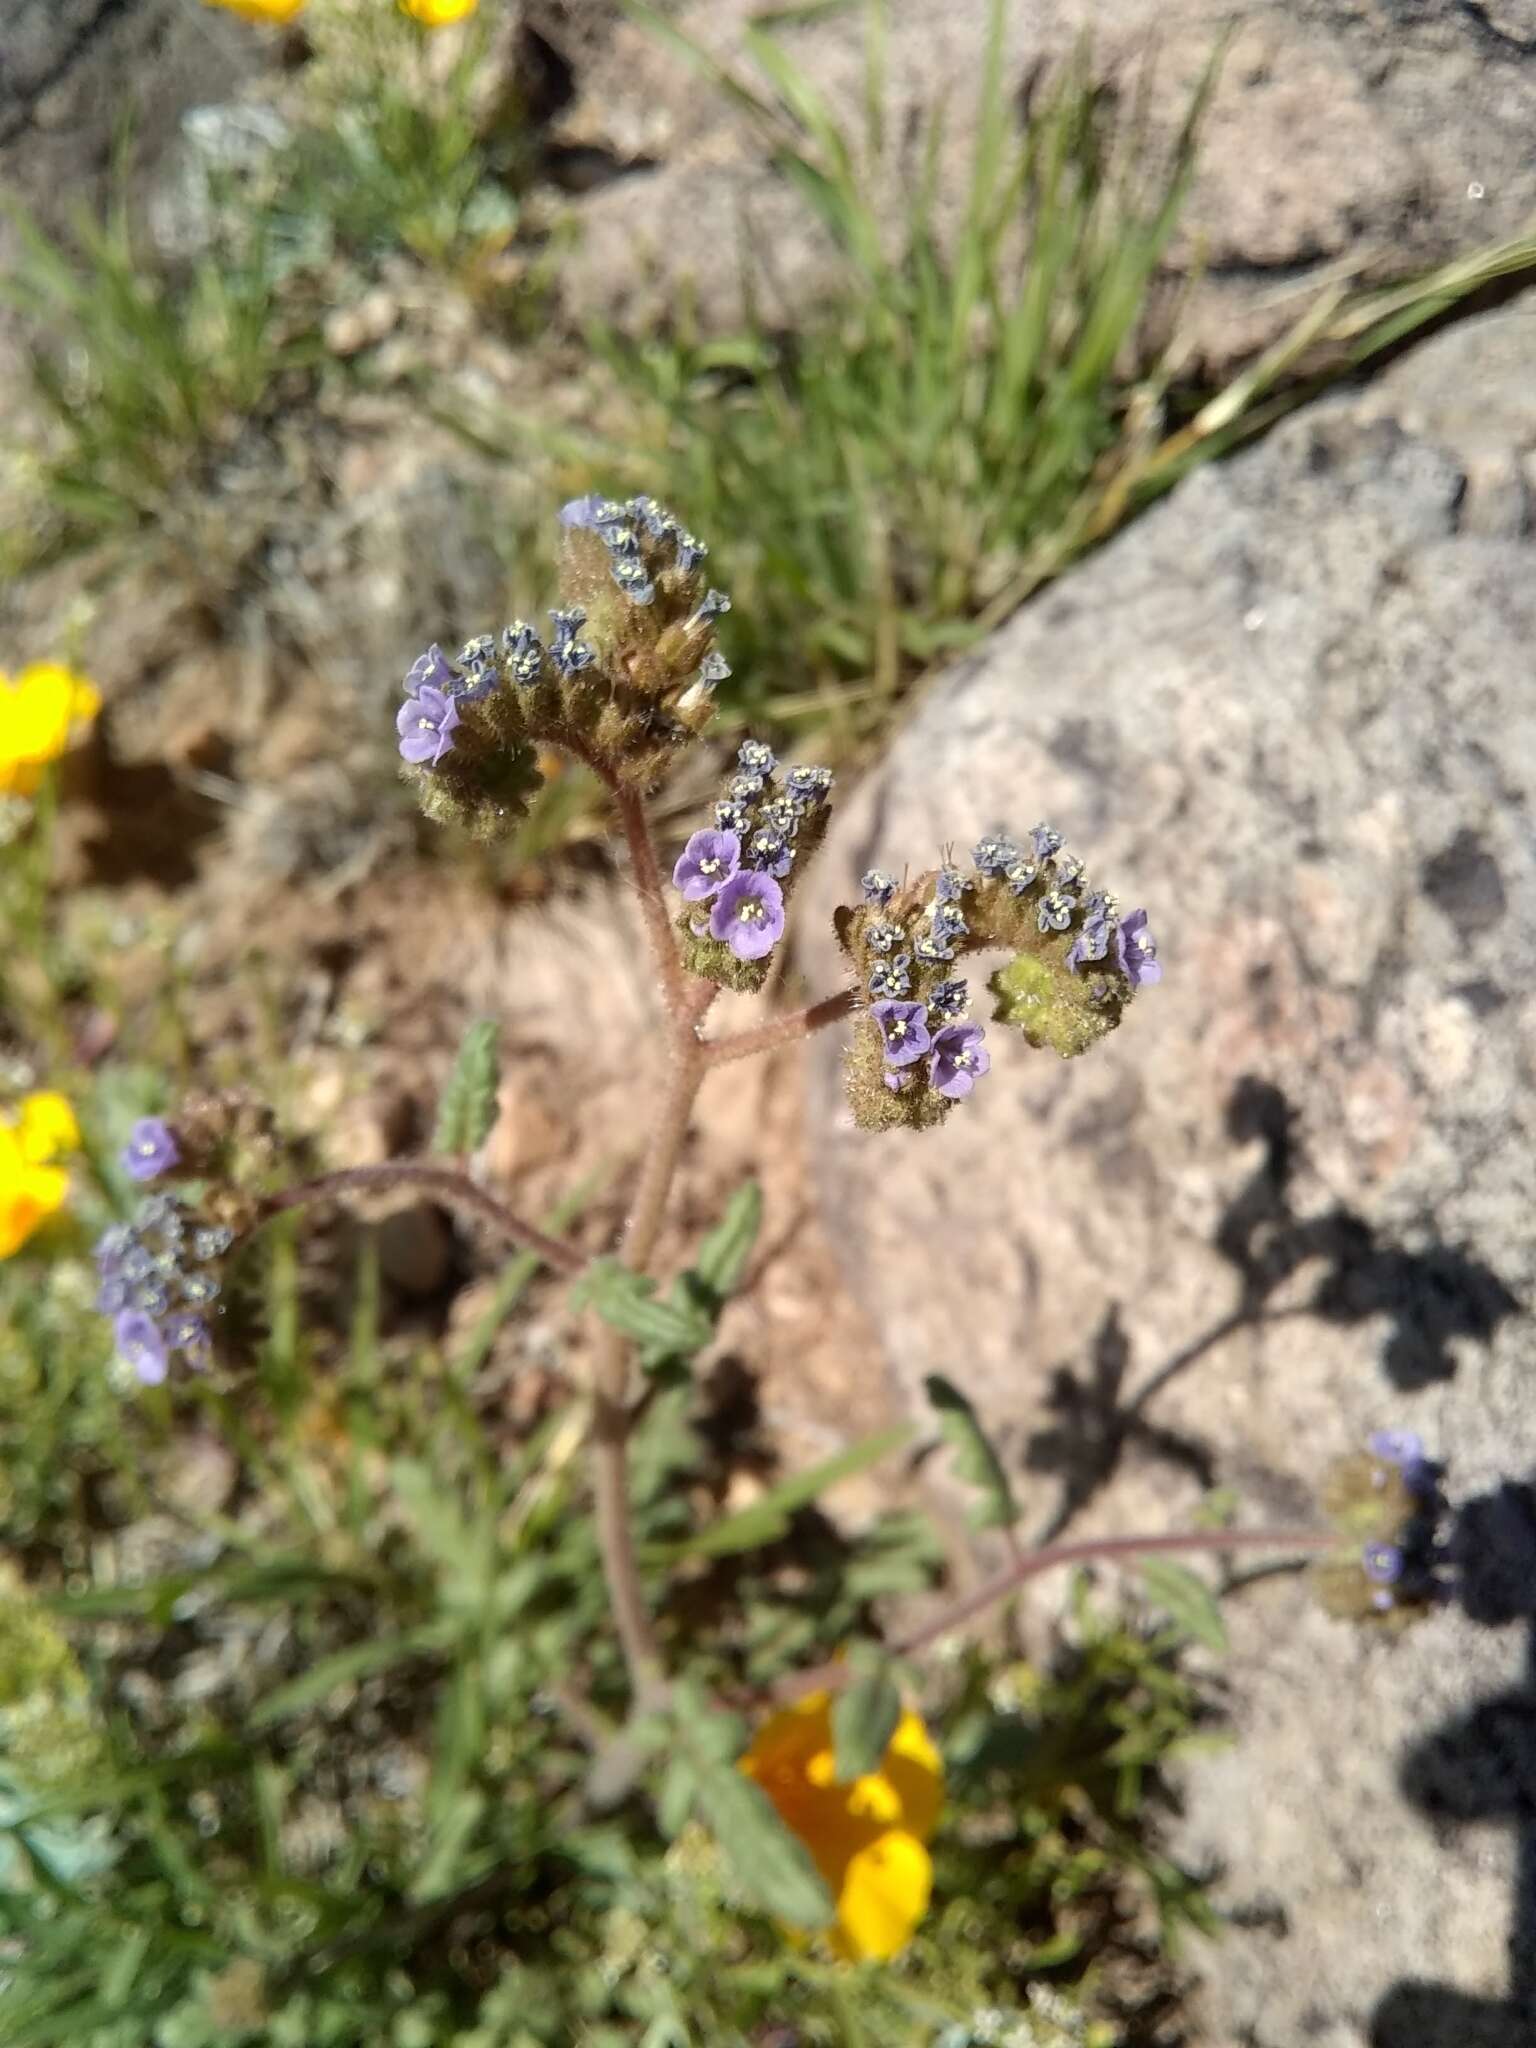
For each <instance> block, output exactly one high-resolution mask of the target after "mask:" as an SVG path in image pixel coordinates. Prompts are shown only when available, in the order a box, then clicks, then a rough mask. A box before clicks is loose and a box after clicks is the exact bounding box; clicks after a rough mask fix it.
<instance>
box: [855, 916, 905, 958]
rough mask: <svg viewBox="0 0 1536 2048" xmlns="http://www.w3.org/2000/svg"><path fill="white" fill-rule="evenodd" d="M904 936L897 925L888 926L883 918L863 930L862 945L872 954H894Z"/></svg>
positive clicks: (902, 942) (903, 941)
mask: <svg viewBox="0 0 1536 2048" xmlns="http://www.w3.org/2000/svg"><path fill="white" fill-rule="evenodd" d="M906 936H907V935H906V933H905V932H904V931H903V930H902V928H901V926H900V925H899V924H889V923H887V922H886V920H885V919H884V918H881V919H879V920H878V922H876V923H875V924H871V925H866V926H865V929H864V943H865V945H866V946H868V947H869V949H870V951H871V952H873V953H894V952H895V950H896V948H897V947H898V946H900V945H902V944H904V943H905V940H906Z"/></svg>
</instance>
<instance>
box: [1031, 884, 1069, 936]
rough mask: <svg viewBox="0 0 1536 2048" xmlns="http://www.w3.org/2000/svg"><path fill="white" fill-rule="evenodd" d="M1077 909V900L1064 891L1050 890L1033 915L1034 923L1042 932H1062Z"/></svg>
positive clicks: (1042, 898)
mask: <svg viewBox="0 0 1536 2048" xmlns="http://www.w3.org/2000/svg"><path fill="white" fill-rule="evenodd" d="M1076 908H1077V898H1076V897H1075V896H1071V895H1069V894H1068V893H1067V891H1066V890H1065V889H1051V890H1049V891H1048V892H1047V893H1046V894H1045V895H1044V896H1042V897H1041V899H1040V908H1039V909H1038V911H1037V912H1036V913H1035V923H1036V924H1037V925H1038V926H1039V927H1040V929H1041V931H1042V932H1064V931H1065V930H1066V929H1067V927H1068V926H1069V925H1070V924H1071V922H1072V913H1073V911H1074V910H1076Z"/></svg>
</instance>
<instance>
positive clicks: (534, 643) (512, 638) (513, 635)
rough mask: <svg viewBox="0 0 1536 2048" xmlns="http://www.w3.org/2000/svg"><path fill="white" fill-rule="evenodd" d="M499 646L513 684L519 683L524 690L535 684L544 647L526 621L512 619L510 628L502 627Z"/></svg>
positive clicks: (540, 666)
mask: <svg viewBox="0 0 1536 2048" xmlns="http://www.w3.org/2000/svg"><path fill="white" fill-rule="evenodd" d="M501 645H502V650H503V652H504V653H505V655H506V657H507V667H508V668H509V669H510V670H511V672H512V680H513V682H514V683H521V684H522V685H523V687H524V689H527V688H528V687H529V686H530V685H532V684H534V683H536V682H537V681H538V680H539V671H540V670H541V669H542V668H543V666H544V647H543V643H542V642H541V641H540V639H539V636H538V634H537V633H535V631H534V630H533V628H532V626H530V625H529V623H528V621H527V620H526V619H514V620H513V621H512V623H511V625H510V626H504V627H503V628H502V634H501Z"/></svg>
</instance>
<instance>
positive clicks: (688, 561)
mask: <svg viewBox="0 0 1536 2048" xmlns="http://www.w3.org/2000/svg"><path fill="white" fill-rule="evenodd" d="M708 553H709V549H708V548H707V547H705V545H704V543H703V541H701V540H699V539H698V538H697V537H696V536H695V535H694V534H691V533H688V532H686V531H684V530H679V532H678V536H677V566H678V568H679V569H680V570H681V571H682V573H683V574H684V575H685V576H691V575H692V574H693V572H694V570H695V569H697V567H698V566H699V564H700V562H702V561H703V559H704V557H705V556H706V555H707V554H708ZM710 595H711V596H712V597H713V596H716V595H718V593H717V592H715V591H711V592H710ZM729 609H730V606H729V604H728V603H727V604H725V605H722V606H721V610H722V611H728V610H729Z"/></svg>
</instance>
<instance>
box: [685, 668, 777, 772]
mask: <svg viewBox="0 0 1536 2048" xmlns="http://www.w3.org/2000/svg"><path fill="white" fill-rule="evenodd" d="M719 658H720V657H719V656H718V655H716V654H707V655H706V656H705V657H704V668H708V667H709V664H710V663H711V662H712V661H718V660H719ZM699 673H700V675H702V674H703V673H704V669H700V671H699ZM725 673H726V675H729V674H730V670H729V669H727V670H726V672H725ZM721 680H722V681H723V680H724V677H722V678H721ZM736 765H737V767H738V768H740V770H741V772H742V774H743V775H761V776H763V777H764V778H765V779H766V778H767V777H768V776H770V775H771V774H772V773H773V770H774V758H773V749H772V747H770V746H769V745H768V744H767V743H766V741H764V740H743V741H742V743H741V745H740V746H739V747H738V748H737V749H736Z"/></svg>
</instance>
